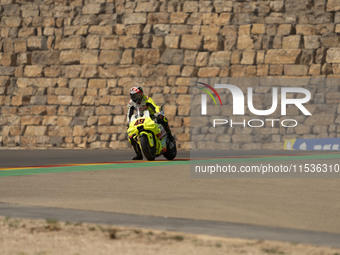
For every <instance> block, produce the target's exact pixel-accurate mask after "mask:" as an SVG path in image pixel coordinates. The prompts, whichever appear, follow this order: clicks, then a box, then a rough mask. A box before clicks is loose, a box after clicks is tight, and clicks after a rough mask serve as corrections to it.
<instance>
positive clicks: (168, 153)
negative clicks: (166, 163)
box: [163, 142, 177, 160]
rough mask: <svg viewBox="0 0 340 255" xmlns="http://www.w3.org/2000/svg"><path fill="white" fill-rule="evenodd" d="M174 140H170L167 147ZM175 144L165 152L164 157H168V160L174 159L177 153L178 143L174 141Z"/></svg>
mask: <svg viewBox="0 0 340 255" xmlns="http://www.w3.org/2000/svg"><path fill="white" fill-rule="evenodd" d="M171 143H172V142H168V144H167V147H170V144H171ZM172 144H173V147H172V148H167V151H166V152H165V153H164V154H163V155H164V157H165V158H166V159H167V160H173V159H174V158H175V157H176V155H177V148H176V143H175V142H174V143H172Z"/></svg>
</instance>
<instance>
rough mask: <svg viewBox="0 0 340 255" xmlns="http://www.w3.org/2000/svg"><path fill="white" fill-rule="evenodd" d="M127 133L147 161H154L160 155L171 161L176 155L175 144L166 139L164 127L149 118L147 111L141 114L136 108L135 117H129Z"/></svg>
mask: <svg viewBox="0 0 340 255" xmlns="http://www.w3.org/2000/svg"><path fill="white" fill-rule="evenodd" d="M161 113H163V111H162V112H161ZM127 133H128V135H129V138H130V139H134V140H135V141H136V142H137V143H138V145H139V146H140V147H141V148H142V152H143V154H144V156H145V157H146V159H147V160H154V159H155V158H156V157H158V156H160V155H163V156H164V157H165V158H166V159H168V160H173V159H174V158H175V157H176V155H177V148H176V143H175V142H171V141H170V140H169V139H168V137H167V133H166V131H165V129H164V127H163V126H162V125H161V124H159V123H157V120H156V119H155V120H154V119H153V118H151V116H150V112H149V111H148V110H145V111H143V112H142V111H140V109H138V108H137V113H136V115H133V116H132V117H131V121H130V124H129V127H128V129H127Z"/></svg>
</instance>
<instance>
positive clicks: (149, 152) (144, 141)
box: [140, 135, 156, 161]
mask: <svg viewBox="0 0 340 255" xmlns="http://www.w3.org/2000/svg"><path fill="white" fill-rule="evenodd" d="M140 144H141V146H142V151H143V154H144V156H145V157H146V159H147V160H150V161H151V160H154V159H155V157H156V155H155V154H156V146H155V145H154V146H153V147H151V146H150V144H149V140H148V137H147V136H146V135H142V136H141V137H140Z"/></svg>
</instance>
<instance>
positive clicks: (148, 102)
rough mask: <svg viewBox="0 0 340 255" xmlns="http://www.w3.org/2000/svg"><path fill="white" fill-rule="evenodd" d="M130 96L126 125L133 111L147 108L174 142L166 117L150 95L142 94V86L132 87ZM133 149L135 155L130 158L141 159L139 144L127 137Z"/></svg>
mask: <svg viewBox="0 0 340 255" xmlns="http://www.w3.org/2000/svg"><path fill="white" fill-rule="evenodd" d="M130 98H131V100H130V101H129V104H128V111H127V123H128V124H127V125H128V126H129V123H130V119H131V116H132V115H133V113H134V111H135V110H136V109H137V108H139V110H141V111H145V110H148V111H149V112H150V115H151V117H152V118H153V119H156V120H157V123H159V124H161V125H162V126H163V127H164V129H165V131H166V132H167V136H168V138H169V140H170V141H171V142H174V141H175V139H174V137H173V136H172V134H171V130H170V127H169V123H168V119H167V118H166V117H165V116H164V115H163V114H162V113H161V112H160V108H159V106H157V105H156V104H155V102H154V101H153V100H152V98H151V97H148V96H146V95H144V92H143V88H141V87H132V88H131V90H130ZM129 141H130V143H131V145H132V146H133V149H134V150H135V152H136V156H134V157H133V158H132V160H142V159H143V154H142V151H141V149H140V147H139V144H138V143H137V142H136V141H135V140H133V139H130V138H129Z"/></svg>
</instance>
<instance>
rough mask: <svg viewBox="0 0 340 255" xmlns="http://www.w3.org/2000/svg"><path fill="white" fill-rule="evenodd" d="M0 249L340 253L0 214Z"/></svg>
mask: <svg viewBox="0 0 340 255" xmlns="http://www.w3.org/2000/svg"><path fill="white" fill-rule="evenodd" d="M0 251H1V254H2V255H9V254H10V255H13V254H15V255H17V254H18V255H48V254H58V255H59V254H65V255H67V254H70V255H71V254H72V255H76V254H79V255H90V254H91V255H93V254H96V255H97V254H115V255H120V254H124V255H129V254H143V255H144V254H146V255H149V254H162V255H163V254H165V255H170V254H174V255H181V254H183V255H184V254H195V255H196V254H197V255H201V254H209V255H214V254H221V255H222V254H223V255H224V254H236V255H237V254H252V255H257V254H308V255H313V254H315V255H316V254H323V255H326V254H327V255H328V254H329V255H336V254H340V249H332V248H328V247H314V246H310V245H305V244H294V243H284V242H274V241H262V240H241V239H230V238H222V237H211V236H205V235H193V234H183V233H176V232H164V231H155V230H147V229H132V228H122V227H113V226H108V225H96V224H85V223H70V222H58V221H56V220H52V219H46V220H30V219H16V218H11V217H6V218H5V217H0Z"/></svg>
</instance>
